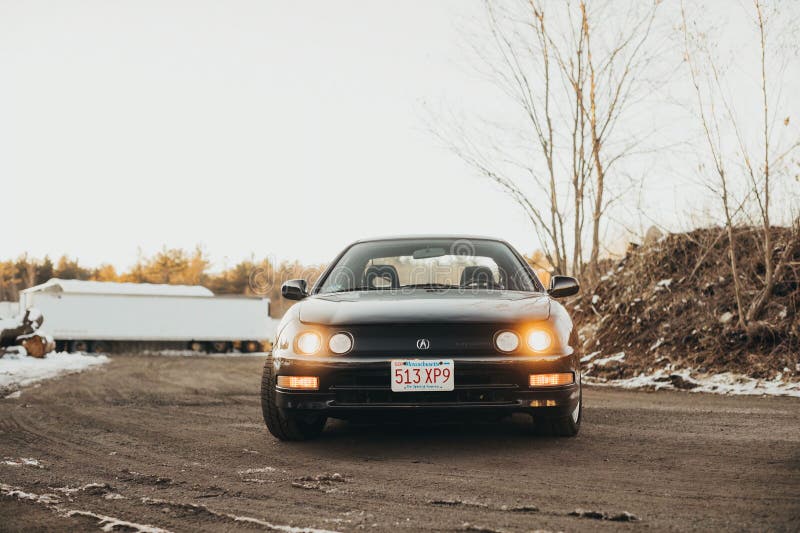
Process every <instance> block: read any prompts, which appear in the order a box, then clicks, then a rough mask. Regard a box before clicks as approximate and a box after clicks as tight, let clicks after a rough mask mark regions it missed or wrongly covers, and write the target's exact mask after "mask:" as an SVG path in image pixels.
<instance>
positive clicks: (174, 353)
mask: <svg viewBox="0 0 800 533" xmlns="http://www.w3.org/2000/svg"><path fill="white" fill-rule="evenodd" d="M145 353H146V354H147V355H161V356H166V357H266V356H268V355H269V353H268V352H248V353H242V352H228V353H207V352H195V351H193V350H156V351H147V352H145Z"/></svg>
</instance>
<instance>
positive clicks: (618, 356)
mask: <svg viewBox="0 0 800 533" xmlns="http://www.w3.org/2000/svg"><path fill="white" fill-rule="evenodd" d="M624 360H625V352H619V353H615V354H614V355H609V356H608V357H603V358H602V359H597V360H596V361H593V362H592V364H593V365H597V366H606V365H607V364H608V363H611V362H612V361H616V362H622V361H624Z"/></svg>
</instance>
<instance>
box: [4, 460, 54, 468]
mask: <svg viewBox="0 0 800 533" xmlns="http://www.w3.org/2000/svg"><path fill="white" fill-rule="evenodd" d="M0 464H4V465H6V466H32V467H34V468H44V467H43V466H42V463H40V462H39V460H38V459H33V458H31V457H20V458H19V459H14V458H12V457H4V458H3V460H2V461H0Z"/></svg>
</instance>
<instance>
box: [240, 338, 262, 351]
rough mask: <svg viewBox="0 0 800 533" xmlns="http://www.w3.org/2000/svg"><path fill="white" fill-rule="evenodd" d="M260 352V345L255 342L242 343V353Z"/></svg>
mask: <svg viewBox="0 0 800 533" xmlns="http://www.w3.org/2000/svg"><path fill="white" fill-rule="evenodd" d="M260 351H261V343H259V342H257V341H245V342H243V343H242V352H244V353H254V352H260Z"/></svg>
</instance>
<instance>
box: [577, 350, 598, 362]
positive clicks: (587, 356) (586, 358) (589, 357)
mask: <svg viewBox="0 0 800 533" xmlns="http://www.w3.org/2000/svg"><path fill="white" fill-rule="evenodd" d="M601 353H602V352H601V351H600V350H597V351H596V352H592V353H590V354H588V355H584V356H583V357H581V363H588V362H589V361H591V360H592V359H594V358H595V356H597V355H600V354H601Z"/></svg>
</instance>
